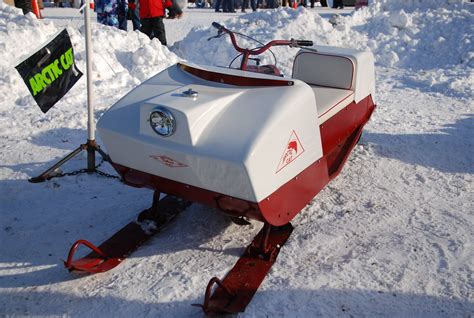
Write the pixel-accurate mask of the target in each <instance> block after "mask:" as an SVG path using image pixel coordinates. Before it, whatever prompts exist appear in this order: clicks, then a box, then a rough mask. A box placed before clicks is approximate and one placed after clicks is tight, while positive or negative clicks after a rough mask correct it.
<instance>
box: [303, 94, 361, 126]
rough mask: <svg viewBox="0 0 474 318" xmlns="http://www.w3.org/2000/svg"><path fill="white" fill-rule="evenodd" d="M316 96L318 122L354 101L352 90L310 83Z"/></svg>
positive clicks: (323, 120)
mask: <svg viewBox="0 0 474 318" xmlns="http://www.w3.org/2000/svg"><path fill="white" fill-rule="evenodd" d="M310 87H311V88H312V89H313V93H314V96H315V98H316V107H317V109H318V118H319V120H320V123H323V122H325V121H326V120H328V119H329V118H331V117H332V116H334V115H335V114H336V113H337V112H339V111H340V110H341V109H343V108H344V107H346V106H347V105H349V104H350V103H352V102H353V101H354V92H353V91H351V90H347V89H340V88H332V87H323V86H314V85H310Z"/></svg>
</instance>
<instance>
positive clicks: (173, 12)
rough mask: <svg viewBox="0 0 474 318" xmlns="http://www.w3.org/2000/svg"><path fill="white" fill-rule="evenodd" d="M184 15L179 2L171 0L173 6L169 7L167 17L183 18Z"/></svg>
mask: <svg viewBox="0 0 474 318" xmlns="http://www.w3.org/2000/svg"><path fill="white" fill-rule="evenodd" d="M182 16H183V10H181V7H180V6H179V4H178V2H177V1H176V0H171V7H170V8H169V9H168V16H167V17H166V18H167V19H175V18H178V19H181V17H182Z"/></svg>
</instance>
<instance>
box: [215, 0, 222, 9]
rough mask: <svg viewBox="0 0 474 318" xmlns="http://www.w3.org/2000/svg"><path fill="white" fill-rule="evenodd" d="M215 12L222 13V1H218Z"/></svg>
mask: <svg viewBox="0 0 474 318" xmlns="http://www.w3.org/2000/svg"><path fill="white" fill-rule="evenodd" d="M214 10H215V11H216V12H220V11H221V0H216V6H215V8H214Z"/></svg>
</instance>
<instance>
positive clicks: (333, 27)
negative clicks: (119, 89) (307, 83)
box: [175, 0, 474, 97]
mask: <svg viewBox="0 0 474 318" xmlns="http://www.w3.org/2000/svg"><path fill="white" fill-rule="evenodd" d="M472 21H474V6H473V5H472V4H462V3H461V1H447V0H434V1H422V0H405V1H388V0H381V1H375V2H374V3H372V4H371V5H370V6H369V7H367V8H363V9H361V10H357V11H356V12H355V13H354V14H353V15H350V16H346V17H343V16H335V17H333V18H332V19H330V22H331V23H330V22H329V21H327V20H326V19H323V18H322V17H321V16H319V15H318V14H317V13H314V11H311V10H307V9H304V8H299V9H298V10H293V9H289V8H283V9H279V10H267V11H261V12H258V13H256V14H255V13H254V14H247V15H243V16H240V17H236V18H234V19H232V20H229V21H228V22H227V23H226V24H225V25H226V27H227V28H229V29H231V30H235V31H238V32H241V33H244V34H247V35H249V36H251V37H254V38H256V39H258V40H260V41H261V42H263V43H266V42H268V41H270V40H273V39H278V38H282V39H289V38H296V39H308V40H313V41H314V42H315V43H316V44H319V45H333V46H341V47H352V48H357V49H370V50H372V51H373V53H374V54H375V57H376V61H377V65H378V67H379V68H380V67H382V68H385V67H387V68H397V69H404V70H406V71H408V72H407V73H406V74H405V77H406V80H409V81H411V82H414V83H416V84H417V85H420V86H426V87H434V90H436V91H443V92H446V93H451V94H461V95H464V96H467V97H468V96H471V95H472V87H473V84H474V83H473V71H472V69H473V67H474V53H473V52H474V24H473V23H472ZM214 35H216V30H215V29H214V28H212V27H210V26H209V27H198V28H195V29H193V30H192V31H191V32H190V33H189V34H188V36H187V37H186V38H184V39H183V41H181V42H180V43H177V44H176V46H175V48H176V50H177V53H178V55H180V56H182V57H184V58H186V59H188V60H191V61H193V62H197V63H203V64H211V65H219V66H227V65H228V63H229V62H230V61H231V60H232V58H233V57H234V56H235V55H236V54H235V51H234V49H233V47H232V45H231V43H230V40H229V39H228V37H226V38H225V40H222V39H221V40H216V39H212V40H210V41H208V40H207V39H208V38H209V37H211V36H214ZM239 43H240V44H241V46H246V45H249V46H250V47H255V46H257V45H258V44H257V43H255V42H254V43H249V42H248V41H247V40H239ZM274 51H275V53H276V54H277V57H278V66H279V67H280V68H281V69H282V71H283V72H284V73H285V74H286V75H291V65H292V60H293V57H294V56H295V54H296V52H297V50H295V49H290V48H275V49H274ZM203 52H211V54H209V53H206V54H204V53H203ZM263 62H265V63H272V62H273V60H272V59H271V56H270V55H269V54H267V55H266V58H265V60H264V61H263Z"/></svg>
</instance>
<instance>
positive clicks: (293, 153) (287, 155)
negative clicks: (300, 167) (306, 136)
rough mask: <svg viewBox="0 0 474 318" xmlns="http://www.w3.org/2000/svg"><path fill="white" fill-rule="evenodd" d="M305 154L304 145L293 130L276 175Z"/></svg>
mask: <svg viewBox="0 0 474 318" xmlns="http://www.w3.org/2000/svg"><path fill="white" fill-rule="evenodd" d="M303 152H304V148H303V145H302V144H301V141H300V139H299V138H298V135H297V134H296V132H295V131H294V130H293V131H292V133H291V136H290V139H289V140H288V143H287V144H286V147H285V150H284V151H283V155H282V156H281V159H280V162H279V163H278V167H277V171H276V173H278V172H280V171H281V170H282V169H283V168H285V167H286V166H287V165H289V164H290V163H291V162H293V161H294V160H295V159H296V158H298V157H299V156H300V155H301V154H302V153H303Z"/></svg>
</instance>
